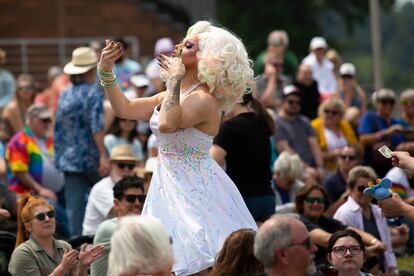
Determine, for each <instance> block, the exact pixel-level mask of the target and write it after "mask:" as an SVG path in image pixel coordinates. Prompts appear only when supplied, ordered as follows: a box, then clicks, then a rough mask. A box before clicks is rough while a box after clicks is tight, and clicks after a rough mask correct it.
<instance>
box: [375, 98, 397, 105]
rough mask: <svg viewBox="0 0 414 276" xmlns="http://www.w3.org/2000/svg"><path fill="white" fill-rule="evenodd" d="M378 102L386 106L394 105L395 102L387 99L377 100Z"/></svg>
mask: <svg viewBox="0 0 414 276" xmlns="http://www.w3.org/2000/svg"><path fill="white" fill-rule="evenodd" d="M379 102H380V103H382V104H383V105H387V104H389V105H394V104H395V101H394V100H388V99H385V100H379Z"/></svg>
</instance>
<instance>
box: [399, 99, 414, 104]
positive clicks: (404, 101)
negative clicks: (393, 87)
mask: <svg viewBox="0 0 414 276" xmlns="http://www.w3.org/2000/svg"><path fill="white" fill-rule="evenodd" d="M401 104H402V105H414V99H411V100H410V99H406V100H402V101H401Z"/></svg>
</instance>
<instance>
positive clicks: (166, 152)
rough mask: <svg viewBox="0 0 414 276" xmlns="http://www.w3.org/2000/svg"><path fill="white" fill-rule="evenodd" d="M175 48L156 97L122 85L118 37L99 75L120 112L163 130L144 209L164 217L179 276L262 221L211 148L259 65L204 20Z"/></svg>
mask: <svg viewBox="0 0 414 276" xmlns="http://www.w3.org/2000/svg"><path fill="white" fill-rule="evenodd" d="M176 47H177V54H178V56H177V57H170V58H167V57H165V56H161V57H159V64H160V66H161V75H162V77H163V78H164V79H165V80H166V81H167V90H166V91H165V92H161V93H158V94H156V95H154V96H152V97H148V98H138V99H133V100H128V99H127V98H126V97H125V95H124V94H123V93H122V91H121V89H120V88H119V86H118V85H117V84H116V78H115V76H114V73H113V70H112V69H113V65H114V61H115V60H116V59H117V58H118V57H119V56H120V55H121V53H122V48H121V46H120V44H119V43H117V42H114V41H109V40H107V41H106V46H105V48H104V49H103V50H102V55H101V60H100V62H99V65H98V74H99V76H100V78H101V85H102V86H103V87H104V89H105V91H106V94H107V95H108V99H109V101H110V102H111V105H112V107H113V109H114V111H115V115H116V116H119V117H121V118H125V119H133V120H150V127H151V129H152V131H153V132H154V133H155V135H156V136H157V142H158V144H159V150H158V157H157V163H156V164H155V168H154V173H153V177H152V180H151V184H150V188H149V191H148V194H147V199H146V202H145V206H144V210H143V215H152V216H154V217H157V218H159V219H161V220H162V222H163V223H164V225H165V226H166V228H167V229H168V231H169V233H170V235H171V236H172V238H173V240H174V244H173V250H174V256H175V260H176V261H175V264H174V267H173V271H174V273H175V274H176V275H189V274H194V273H198V272H200V274H203V273H206V269H207V268H209V267H211V266H212V265H213V264H214V258H215V256H216V254H217V252H218V251H219V250H220V248H221V246H222V244H223V242H224V240H225V239H226V238H227V236H228V235H230V233H232V232H234V231H235V230H238V229H241V228H253V229H256V228H257V226H256V223H255V221H254V219H253V217H252V215H251V214H250V212H249V210H248V209H247V207H246V204H245V203H244V201H243V198H242V197H241V195H240V193H239V191H238V190H237V187H236V186H235V185H234V183H233V182H232V181H231V179H230V178H229V177H228V176H227V174H226V173H225V172H224V171H223V170H222V168H221V167H220V166H219V165H218V164H217V163H216V162H215V161H214V160H213V159H212V158H211V156H210V155H209V149H210V147H211V145H212V142H213V138H214V136H215V135H216V134H217V132H218V128H219V125H220V119H221V115H222V114H223V112H228V111H230V110H231V109H232V107H233V106H234V104H235V103H236V102H237V101H238V100H240V99H241V98H242V95H243V93H244V92H245V91H246V89H247V86H248V85H249V84H250V83H251V82H252V79H253V70H252V68H251V65H250V64H251V63H250V60H249V58H248V56H247V52H246V49H245V47H244V45H243V43H242V42H241V41H240V40H239V39H238V38H237V37H236V36H234V35H233V34H231V33H230V32H229V31H227V30H224V29H222V28H219V27H215V26H213V25H211V24H210V23H209V22H206V21H200V22H197V23H196V24H194V25H193V26H192V27H190V28H189V30H188V32H187V36H186V37H185V38H184V40H183V41H182V42H181V43H180V44H178V45H177V46H176Z"/></svg>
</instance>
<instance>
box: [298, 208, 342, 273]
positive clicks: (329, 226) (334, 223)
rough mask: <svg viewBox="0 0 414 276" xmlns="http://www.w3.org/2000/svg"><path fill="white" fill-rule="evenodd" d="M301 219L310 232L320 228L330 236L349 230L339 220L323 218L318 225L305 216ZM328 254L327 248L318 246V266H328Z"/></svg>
mask: <svg viewBox="0 0 414 276" xmlns="http://www.w3.org/2000/svg"><path fill="white" fill-rule="evenodd" d="M300 218H301V221H302V222H303V224H305V226H306V228H307V229H308V231H309V232H310V231H312V230H314V229H316V228H320V229H322V230H325V231H326V232H328V233H330V234H333V233H335V232H336V231H340V230H345V229H346V228H347V226H346V225H344V224H343V223H342V222H340V221H339V220H336V219H334V218H329V217H325V216H321V217H320V218H319V220H318V222H317V223H315V222H313V221H310V220H309V219H307V218H306V217H304V216H300ZM327 254H328V252H327V251H326V248H325V247H321V246H319V245H318V251H317V252H316V253H315V264H316V266H320V265H321V264H328V260H327V259H326V256H327Z"/></svg>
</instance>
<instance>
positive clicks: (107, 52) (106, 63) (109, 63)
mask: <svg viewBox="0 0 414 276" xmlns="http://www.w3.org/2000/svg"><path fill="white" fill-rule="evenodd" d="M105 44H106V45H105V47H104V48H103V49H102V52H101V59H100V60H99V63H98V67H99V68H101V69H102V70H105V71H112V68H113V66H114V64H115V61H116V60H117V59H119V58H120V57H121V55H122V45H121V43H120V42H115V41H111V40H109V39H106V40H105Z"/></svg>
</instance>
